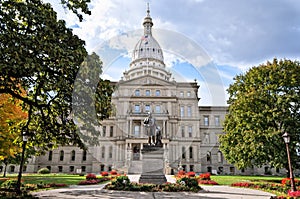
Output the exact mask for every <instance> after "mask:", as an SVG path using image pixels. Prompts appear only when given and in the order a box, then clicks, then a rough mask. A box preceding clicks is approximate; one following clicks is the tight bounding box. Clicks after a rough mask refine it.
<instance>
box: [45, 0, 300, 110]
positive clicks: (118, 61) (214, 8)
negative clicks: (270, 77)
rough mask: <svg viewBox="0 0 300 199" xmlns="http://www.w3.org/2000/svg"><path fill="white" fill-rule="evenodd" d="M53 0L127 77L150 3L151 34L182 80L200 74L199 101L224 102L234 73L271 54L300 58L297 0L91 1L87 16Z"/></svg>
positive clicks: (108, 67) (116, 73) (109, 71)
mask: <svg viewBox="0 0 300 199" xmlns="http://www.w3.org/2000/svg"><path fill="white" fill-rule="evenodd" d="M44 1H45V2H50V3H51V4H52V5H53V7H54V9H55V11H57V12H58V18H59V19H64V20H65V21H66V24H67V26H68V27H69V28H72V29H73V32H74V34H76V35H78V36H79V37H80V38H81V39H83V40H85V42H86V49H87V50H88V52H89V53H91V52H96V53H97V54H99V56H100V58H101V59H102V61H103V63H104V74H103V75H102V77H103V78H107V79H110V80H112V81H118V80H120V79H121V76H122V73H123V72H124V71H125V70H128V69H129V63H130V56H131V51H132V50H133V48H134V46H135V44H136V43H137V42H138V40H139V39H140V38H141V36H142V34H143V30H142V28H143V26H142V22H143V19H144V17H145V16H146V10H147V3H148V2H149V5H150V15H151V17H152V20H153V23H154V26H153V35H154V37H155V38H156V39H157V41H158V42H159V44H160V45H161V47H162V49H163V51H164V60H165V63H166V65H167V68H168V70H170V71H171V72H172V74H173V75H174V77H175V79H176V81H194V79H196V80H197V82H198V84H199V85H200V90H199V95H200V98H201V99H200V101H199V105H203V106H206V105H207V106H210V105H220V106H223V105H226V100H227V99H228V94H227V93H226V89H227V88H228V86H229V85H230V84H231V83H233V82H234V80H233V78H234V77H235V76H236V75H239V74H242V73H245V72H246V71H247V70H248V69H249V68H250V67H252V66H257V65H259V64H262V63H265V62H266V61H267V60H269V61H272V60H273V58H275V57H276V58H278V59H291V60H300V55H299V53H300V20H299V19H300V1H298V0H250V1H241V0H226V1H225V0H172V1H171V0H159V1H158V0H156V1H154V0H149V1H145V0H126V1H125V0H91V1H92V2H91V3H90V4H89V7H90V9H91V12H92V15H90V16H89V15H84V21H83V22H79V20H78V18H77V17H76V16H75V15H74V14H72V13H71V12H70V11H68V10H65V9H63V8H62V6H61V5H60V4H59V2H60V0H44Z"/></svg>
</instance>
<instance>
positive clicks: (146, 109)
mask: <svg viewBox="0 0 300 199" xmlns="http://www.w3.org/2000/svg"><path fill="white" fill-rule="evenodd" d="M145 111H146V112H150V105H149V104H146V106H145Z"/></svg>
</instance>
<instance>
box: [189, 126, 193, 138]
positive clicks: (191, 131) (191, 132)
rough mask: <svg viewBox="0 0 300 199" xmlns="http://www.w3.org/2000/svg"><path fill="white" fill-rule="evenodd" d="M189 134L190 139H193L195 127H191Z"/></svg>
mask: <svg viewBox="0 0 300 199" xmlns="http://www.w3.org/2000/svg"><path fill="white" fill-rule="evenodd" d="M188 133H189V137H190V138H191V137H193V127H192V126H189V127H188Z"/></svg>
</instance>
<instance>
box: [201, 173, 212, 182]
mask: <svg viewBox="0 0 300 199" xmlns="http://www.w3.org/2000/svg"><path fill="white" fill-rule="evenodd" d="M200 179H201V180H210V173H202V174H200Z"/></svg>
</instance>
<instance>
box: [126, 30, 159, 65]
mask: <svg viewBox="0 0 300 199" xmlns="http://www.w3.org/2000/svg"><path fill="white" fill-rule="evenodd" d="M143 58H148V59H156V60H157V61H160V62H162V63H163V62H164V57H163V52H162V50H161V47H160V46H159V44H158V42H157V41H156V40H155V39H154V38H153V37H152V35H144V36H142V38H141V39H140V40H139V41H138V43H137V44H136V45H135V48H134V50H133V54H132V62H135V61H138V60H139V59H143Z"/></svg>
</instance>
